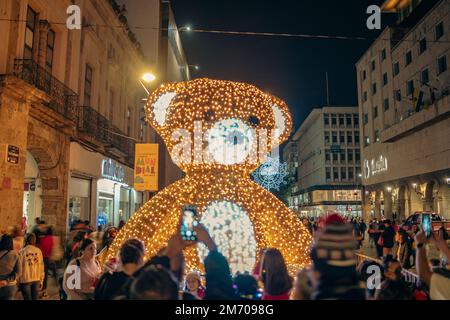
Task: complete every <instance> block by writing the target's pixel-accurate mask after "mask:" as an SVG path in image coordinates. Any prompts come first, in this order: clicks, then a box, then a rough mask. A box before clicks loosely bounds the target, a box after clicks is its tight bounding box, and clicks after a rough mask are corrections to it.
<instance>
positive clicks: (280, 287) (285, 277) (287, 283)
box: [261, 248, 292, 296]
mask: <svg viewBox="0 0 450 320" xmlns="http://www.w3.org/2000/svg"><path fill="white" fill-rule="evenodd" d="M261 276H262V280H263V283H264V291H265V292H266V293H267V294H269V295H271V296H276V295H280V294H283V293H286V292H288V291H290V290H291V289H292V278H291V277H290V276H289V274H288V271H287V268H286V263H285V262H284V258H283V256H282V255H281V252H280V251H279V250H278V249H273V248H271V249H267V250H266V251H265V252H264V256H263V259H262V264H261Z"/></svg>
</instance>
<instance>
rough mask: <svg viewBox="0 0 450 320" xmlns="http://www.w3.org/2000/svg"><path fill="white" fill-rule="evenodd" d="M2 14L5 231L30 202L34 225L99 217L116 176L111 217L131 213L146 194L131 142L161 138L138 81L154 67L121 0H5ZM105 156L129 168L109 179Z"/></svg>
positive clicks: (1, 212)
mask: <svg viewBox="0 0 450 320" xmlns="http://www.w3.org/2000/svg"><path fill="white" fill-rule="evenodd" d="M154 2H155V7H157V8H159V7H158V6H159V5H160V4H161V1H159V0H155V1H154ZM73 4H75V5H78V6H79V7H80V9H81V13H82V21H83V27H82V29H81V30H69V29H68V28H67V26H66V20H67V18H68V15H67V13H66V11H67V8H68V7H69V6H70V5H73ZM156 17H158V19H161V17H160V11H158V13H157V14H156ZM0 18H1V20H0V30H2V32H1V33H0V43H2V46H0V119H1V120H2V124H1V126H0V232H2V231H5V230H6V228H7V227H8V226H11V225H18V224H20V223H21V221H22V217H23V216H24V215H27V210H26V209H25V207H26V206H28V205H30V203H29V202H33V204H38V205H36V208H35V209H33V211H34V212H33V215H30V216H28V221H27V223H28V224H29V225H30V224H33V221H32V220H33V219H34V218H35V217H40V218H42V219H44V220H45V221H46V222H47V223H49V224H51V225H53V226H54V227H55V229H56V231H57V232H58V233H59V234H64V233H65V232H66V230H67V227H68V224H69V220H70V218H71V215H73V214H75V216H76V218H81V219H86V220H91V223H92V224H93V225H96V224H97V223H99V220H98V218H99V215H100V214H101V213H102V212H101V211H102V210H103V211H105V210H106V209H105V208H104V204H105V203H106V204H108V200H105V201H102V202H100V200H99V198H100V196H101V195H100V191H99V190H100V189H101V187H104V186H107V187H108V186H109V184H111V185H113V191H112V200H111V201H112V202H111V207H110V209H108V210H111V212H110V214H111V217H113V216H114V220H111V221H110V222H111V223H112V224H116V225H117V222H118V221H117V219H119V218H120V219H122V218H121V216H122V214H124V216H126V218H129V217H130V215H131V214H132V213H133V212H134V210H135V209H136V208H138V207H139V206H140V205H142V204H143V203H144V202H145V200H146V199H147V198H148V197H149V194H148V193H138V192H135V190H134V189H133V187H132V186H133V178H132V171H133V166H134V164H133V162H134V144H135V143H136V142H142V143H151V142H155V141H156V139H157V138H156V133H155V132H154V130H152V129H151V128H150V127H149V126H148V125H147V124H146V123H145V122H143V121H142V118H143V116H144V111H143V109H142V108H143V104H144V103H145V102H143V99H145V98H146V93H145V91H144V90H143V88H142V86H141V84H140V83H139V78H140V77H141V76H142V74H143V73H144V72H146V71H149V70H152V68H156V67H157V66H155V64H154V61H153V62H150V61H149V60H147V59H146V58H145V56H144V54H143V52H142V47H141V45H140V44H139V42H138V41H137V39H136V37H135V35H134V33H133V32H132V30H131V28H130V27H129V26H128V24H127V22H126V19H124V17H123V13H122V12H121V10H120V7H119V6H118V4H117V3H116V1H114V0H89V1H88V0H76V1H69V0H61V1H53V0H20V1H19V0H5V1H1V2H0ZM158 23H160V20H158ZM154 37H156V39H150V40H151V41H152V42H158V41H160V40H161V34H160V33H154ZM179 45H180V46H181V43H180V44H179ZM154 50H155V51H156V52H158V50H159V49H158V48H157V47H156V48H154ZM180 52H182V49H181V50H180ZM151 56H152V57H158V53H154V54H152V55H151ZM156 63H158V61H157V62H156ZM180 72H182V71H180ZM159 80H160V81H162V80H163V78H162V77H161V78H160V79H159ZM164 80H167V79H164ZM169 80H170V79H169ZM150 89H151V88H150ZM17 150H18V161H17V159H16V158H17V157H16V155H15V152H16V151H17ZM165 152H166V151H165V149H164V148H163V149H162V153H165ZM85 155H86V156H85ZM27 159H28V161H27ZM88 159H89V160H88ZM89 161H91V163H88V162H89ZM92 161H97V162H98V163H94V164H93V163H92ZM165 161H170V159H166V160H165ZM105 163H106V164H107V165H111V166H113V167H114V168H116V169H117V170H119V172H125V173H124V174H122V175H121V176H120V177H116V176H114V177H111V176H109V175H107V174H105V173H104V172H103V171H102V170H103V168H104V166H105ZM33 166H34V167H33ZM91 167H92V168H91ZM30 172H32V174H31V173H30ZM27 175H31V176H30V177H27ZM168 183H170V181H165V180H164V181H160V187H164V185H167V184H168ZM84 185H86V186H87V189H86V190H88V191H86V192H88V193H89V194H88V195H87V196H85V195H82V194H84V193H85V190H84V189H83V188H84V187H82V186H84ZM38 190H39V192H37V191H38ZM35 194H38V196H35ZM83 197H84V198H83ZM32 207H34V206H32ZM75 208H78V213H77V212H75V213H74V212H73V211H76V210H75ZM80 208H81V209H80ZM108 210H106V211H108ZM80 211H81V215H80ZM122 211H124V212H125V211H126V214H125V213H124V212H122ZM106 213H108V212H106ZM119 213H120V217H119V215H118V214H119Z"/></svg>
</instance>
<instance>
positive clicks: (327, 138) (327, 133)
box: [325, 131, 330, 145]
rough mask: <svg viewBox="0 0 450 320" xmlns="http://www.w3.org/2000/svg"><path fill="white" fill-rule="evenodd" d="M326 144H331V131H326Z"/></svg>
mask: <svg viewBox="0 0 450 320" xmlns="http://www.w3.org/2000/svg"><path fill="white" fill-rule="evenodd" d="M325 144H326V145H328V144H330V132H329V131H325Z"/></svg>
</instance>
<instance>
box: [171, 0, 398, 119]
mask: <svg viewBox="0 0 450 320" xmlns="http://www.w3.org/2000/svg"><path fill="white" fill-rule="evenodd" d="M171 3H172V8H173V10H174V13H175V19H176V21H177V25H178V26H179V27H182V26H187V25H189V26H191V27H192V28H193V29H208V30H209V29H212V30H227V31H254V32H277V33H301V34H321V35H336V36H350V37H365V38H370V39H375V38H376V37H377V36H378V35H379V31H377V30H368V29H367V28H366V19H367V17H368V15H367V14H366V9H367V7H368V6H369V5H371V4H377V5H381V4H382V3H383V0H346V1H336V0H326V1H319V0H311V1H305V0H276V1H275V0H272V1H266V0H264V1H263V0H259V1H258V0H172V1H171ZM392 21H395V16H393V15H392V14H383V16H382V28H384V27H385V26H386V24H388V23H392ZM182 41H183V46H184V50H185V54H186V56H187V59H188V62H189V64H196V65H199V66H200V70H198V71H196V70H192V72H191V75H192V77H193V78H198V77H209V78H215V79H223V80H233V81H242V82H248V83H252V84H255V85H256V86H258V87H259V88H261V89H263V90H264V91H268V92H270V93H272V94H275V95H276V96H278V97H280V98H282V99H284V100H285V101H286V102H287V104H288V105H289V107H290V109H291V111H292V113H293V115H294V125H295V128H298V126H299V125H300V124H301V122H302V121H303V120H304V119H305V118H306V116H307V115H308V113H309V112H310V111H311V109H312V108H314V107H318V106H323V105H326V81H325V72H327V71H328V74H329V84H330V104H331V105H357V86H356V73H355V63H356V62H357V61H358V59H359V58H360V57H361V56H362V54H363V53H364V52H365V50H366V49H367V48H368V47H369V46H370V44H371V43H372V40H335V39H331V40H326V39H325V40H323V39H303V38H283V37H262V36H240V35H217V34H204V33H196V32H191V33H187V32H183V33H182Z"/></svg>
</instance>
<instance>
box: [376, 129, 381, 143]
mask: <svg viewBox="0 0 450 320" xmlns="http://www.w3.org/2000/svg"><path fill="white" fill-rule="evenodd" d="M378 141H380V130H375V142H378Z"/></svg>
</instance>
